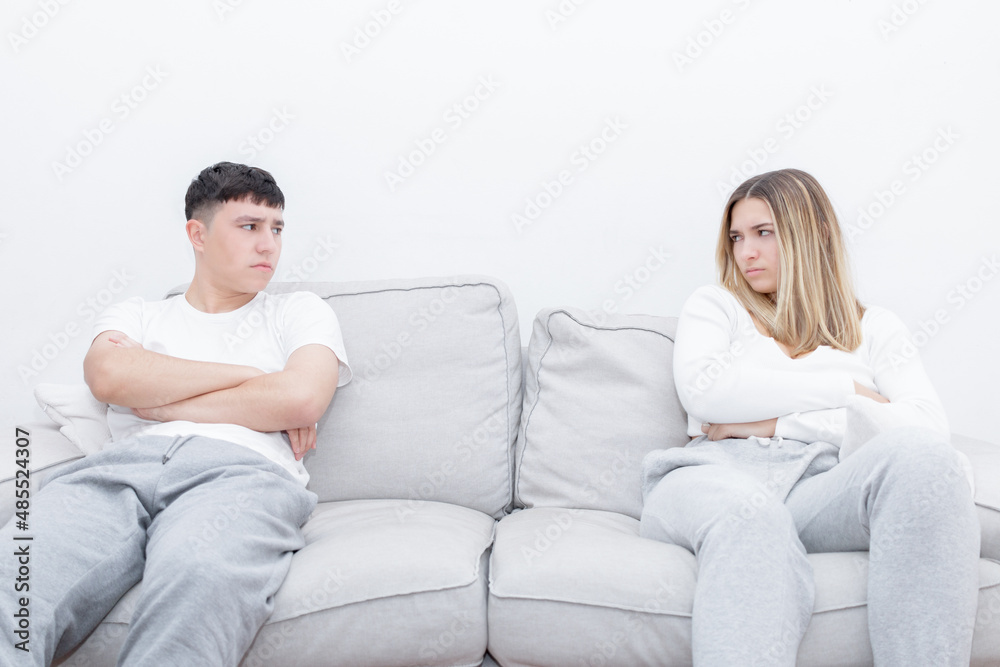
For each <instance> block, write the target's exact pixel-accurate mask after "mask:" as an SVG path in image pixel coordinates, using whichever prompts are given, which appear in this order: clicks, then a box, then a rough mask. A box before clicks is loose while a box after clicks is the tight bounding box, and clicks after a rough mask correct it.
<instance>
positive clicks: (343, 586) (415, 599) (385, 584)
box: [66, 500, 496, 667]
mask: <svg viewBox="0 0 1000 667" xmlns="http://www.w3.org/2000/svg"><path fill="white" fill-rule="evenodd" d="M495 525H496V521H495V520H494V519H492V518H491V517H489V516H487V515H486V514H483V513H481V512H477V511H475V510H470V509H468V508H465V507H460V506H457V505H449V504H445V503H438V502H424V503H422V504H420V505H419V506H413V505H412V503H408V502H406V501H402V500H353V501H342V502H332V503H321V504H320V505H319V506H317V508H316V511H315V512H314V513H313V515H312V517H311V518H310V519H309V521H308V522H306V525H305V526H304V527H303V534H304V535H305V539H306V545H305V547H303V548H302V549H301V550H299V551H298V552H297V553H296V554H295V556H294V557H293V558H292V565H291V568H290V570H289V572H288V576H287V577H286V579H285V581H284V583H283V584H282V586H281V588H280V589H279V590H278V593H277V595H276V596H275V599H274V611H273V612H272V614H271V618H270V619H268V622H267V623H266V624H265V625H264V627H263V628H262V629H261V631H260V633H259V634H258V635H257V638H256V640H255V641H254V644H253V646H251V648H250V650H249V651H248V653H247V655H246V656H245V658H244V660H243V662H242V665H244V667H259V666H262V665H297V666H302V667H306V666H309V665H317V666H319V665H323V666H333V665H345V666H347V665H351V666H364V665H379V666H381V667H391V666H393V665H398V666H400V667H405V666H410V665H415V664H421V665H442V666H443V665H448V666H459V665H469V666H471V665H479V664H480V663H481V662H482V660H483V656H484V654H485V653H486V592H487V571H486V570H487V565H488V558H489V548H490V544H491V542H492V540H493V530H494V527H495ZM141 585H142V584H141V583H140V584H139V586H137V587H136V588H134V589H132V590H131V591H130V592H129V593H128V594H126V596H125V597H124V598H122V599H121V600H120V601H119V603H118V605H116V607H115V608H114V609H113V610H112V611H111V613H110V614H108V616H107V618H105V620H104V621H103V622H102V624H101V626H100V627H99V628H98V629H97V630H96V631H95V632H94V633H93V634H92V635H91V636H90V637H89V638H88V640H87V641H86V642H85V643H84V644H83V645H82V646H81V647H79V648H78V649H77V651H76V652H75V653H74V654H73V656H72V660H73V661H76V660H89V662H88V664H93V665H104V664H107V665H113V664H115V656H116V655H117V651H118V648H119V647H120V646H121V644H122V643H123V642H124V640H125V633H126V630H127V624H128V621H129V619H130V618H131V615H132V609H133V608H134V606H135V600H136V599H137V595H138V589H139V588H140V587H141ZM66 664H67V665H70V664H75V662H71V661H69V660H67V662H66ZM80 664H83V663H80Z"/></svg>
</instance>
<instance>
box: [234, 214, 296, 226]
mask: <svg viewBox="0 0 1000 667" xmlns="http://www.w3.org/2000/svg"><path fill="white" fill-rule="evenodd" d="M234 222H239V223H241V224H244V225H245V224H246V223H248V222H253V223H257V224H260V223H266V222H267V218H262V217H261V216H259V215H249V214H248V215H241V216H240V217H238V218H236V220H234ZM274 226H275V227H281V228H284V226H285V221H284V220H281V219H280V218H279V219H278V220H275V221H274Z"/></svg>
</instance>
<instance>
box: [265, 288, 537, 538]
mask: <svg viewBox="0 0 1000 667" xmlns="http://www.w3.org/2000/svg"><path fill="white" fill-rule="evenodd" d="M299 290H310V291H313V292H316V293H317V294H319V295H320V296H321V297H322V298H323V299H324V300H325V301H326V302H327V303H328V304H330V307H332V308H333V310H334V311H335V312H336V313H337V318H338V319H339V321H340V327H341V331H342V332H343V335H344V345H345V347H346V350H347V357H348V361H349V362H350V365H351V369H352V371H353V374H354V378H353V380H351V382H350V383H349V384H347V385H345V386H343V387H341V388H340V389H338V390H337V393H336V394H335V395H334V398H333V402H332V403H331V405H330V408H329V409H328V410H327V412H326V414H325V415H324V416H323V418H322V419H321V420H320V422H319V428H318V436H317V444H316V449H315V450H314V451H312V452H310V453H309V454H308V455H307V456H306V458H305V459H304V464H305V466H306V469H307V470H308V471H309V475H310V478H311V479H310V482H309V488H310V489H311V490H312V491H314V492H315V493H316V494H317V495H318V496H319V500H320V501H321V502H329V501H338V500H357V499H366V498H375V499H383V498H384V499H403V500H407V501H409V502H408V503H407V504H406V505H405V506H404V509H403V510H402V514H403V515H404V516H401V517H400V518H401V519H405V513H406V512H408V511H419V508H420V506H421V505H422V503H424V502H426V501H442V502H448V503H454V504H457V505H462V506H464V507H469V508H471V509H476V510H479V511H482V512H484V513H486V514H489V515H490V516H493V517H495V518H499V517H500V516H502V515H503V513H504V511H505V510H508V509H509V508H510V506H511V498H512V477H513V442H514V439H515V437H516V434H517V430H518V425H519V423H520V412H521V344H520V331H519V328H518V322H517V310H516V306H515V305H514V301H513V298H512V297H511V295H510V292H509V290H508V289H507V287H506V286H505V285H503V284H502V283H500V282H498V281H496V280H494V279H492V278H487V277H483V276H458V277H453V278H421V279H400V280H377V281H366V282H343V283H305V282H303V283H272V284H271V285H269V286H268V291H269V292H274V293H281V292H289V291H299Z"/></svg>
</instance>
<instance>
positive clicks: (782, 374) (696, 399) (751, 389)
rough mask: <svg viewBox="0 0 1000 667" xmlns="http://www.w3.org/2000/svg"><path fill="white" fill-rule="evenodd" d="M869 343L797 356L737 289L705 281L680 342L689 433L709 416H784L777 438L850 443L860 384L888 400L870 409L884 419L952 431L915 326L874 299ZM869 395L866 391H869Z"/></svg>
mask: <svg viewBox="0 0 1000 667" xmlns="http://www.w3.org/2000/svg"><path fill="white" fill-rule="evenodd" d="M861 327H862V331H863V341H862V343H861V345H860V346H859V347H858V348H857V349H856V350H854V351H853V352H843V351H841V350H836V349H833V348H831V347H829V346H826V345H822V346H820V347H818V348H817V349H816V350H814V351H813V352H812V353H810V354H809V355H807V356H805V357H800V358H798V359H792V358H791V357H789V356H788V355H787V354H785V353H784V352H783V351H782V350H781V348H780V347H778V344H777V343H776V342H775V340H774V339H773V338H770V337H768V336H765V335H763V334H761V333H760V332H759V331H758V330H757V327H755V326H754V324H753V320H752V319H751V318H750V313H748V312H747V310H746V309H745V308H744V307H743V306H742V305H741V304H740V303H739V301H737V300H736V297H735V296H733V295H732V294H731V293H730V292H729V291H728V290H726V289H724V288H722V287H718V286H715V285H709V286H705V287H701V288H699V289H698V290H696V291H695V292H694V294H692V295H691V297H690V298H689V299H688V300H687V302H686V303H685V304H684V307H683V309H682V310H681V315H680V318H679V321H678V324H677V342H676V344H675V346H674V361H673V369H674V382H675V384H676V386H677V392H678V395H679V396H680V400H681V404H682V405H683V406H684V409H685V410H687V412H688V435H691V436H700V435H704V434H703V433H702V430H701V425H702V424H705V423H707V424H735V423H743V422H753V421H760V420H763V419H771V418H772V417H776V416H777V417H778V422H777V425H776V428H775V436H780V437H783V438H789V439H793V440H799V441H802V442H818V441H823V442H830V443H832V444H835V445H837V446H838V447H839V446H841V444H842V442H843V438H844V432H845V429H846V413H847V410H846V406H847V405H848V403H850V402H852V401H856V400H858V399H857V398H855V396H856V394H855V391H854V382H858V383H859V384H861V385H863V386H865V387H867V388H869V389H872V390H874V391H877V392H878V393H879V394H881V395H882V396H885V397H886V398H887V399H889V401H890V402H889V403H875V402H874V401H871V399H867V398H864V400H865V401H868V403H870V405H868V404H866V407H865V409H866V410H868V411H869V412H874V413H875V414H876V415H877V416H878V417H879V420H880V421H881V422H882V423H886V424H899V425H903V424H905V425H910V426H920V427H924V428H928V429H931V430H934V431H936V432H938V433H942V434H944V435H946V436H947V435H948V433H949V431H948V420H947V417H946V416H945V413H944V408H943V407H942V405H941V401H940V399H939V398H938V396H937V393H936V392H935V391H934V387H933V386H931V382H930V379H929V378H928V377H927V373H926V372H925V371H924V367H923V364H921V362H920V357H919V355H918V354H917V348H916V347H915V346H914V345H913V342H912V340H911V338H910V332H909V330H907V328H906V325H905V324H903V322H902V321H901V320H900V319H899V318H898V317H896V315H894V314H893V313H891V312H890V311H888V310H886V309H884V308H878V307H868V308H866V310H865V314H864V317H863V318H862V320H861ZM861 398H863V397H861Z"/></svg>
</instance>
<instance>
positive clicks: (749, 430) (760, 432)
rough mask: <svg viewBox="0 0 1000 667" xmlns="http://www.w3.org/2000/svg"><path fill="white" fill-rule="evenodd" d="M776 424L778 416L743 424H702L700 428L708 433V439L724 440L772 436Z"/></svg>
mask: <svg viewBox="0 0 1000 667" xmlns="http://www.w3.org/2000/svg"><path fill="white" fill-rule="evenodd" d="M777 426H778V418H777V417H774V418H773V419H765V420H763V421H759V422H746V423H743V424H702V425H701V430H702V432H703V433H706V434H707V435H708V439H709V440H725V439H726V438H749V437H751V436H757V437H759V438H771V437H774V429H775V428H777Z"/></svg>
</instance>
